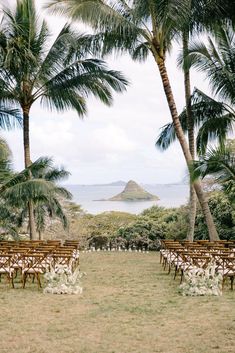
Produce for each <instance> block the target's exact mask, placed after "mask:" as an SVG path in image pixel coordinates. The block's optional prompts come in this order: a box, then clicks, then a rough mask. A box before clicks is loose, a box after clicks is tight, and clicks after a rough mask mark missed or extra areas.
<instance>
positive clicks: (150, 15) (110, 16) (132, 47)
mask: <svg viewBox="0 0 235 353" xmlns="http://www.w3.org/2000/svg"><path fill="white" fill-rule="evenodd" d="M48 6H49V7H50V8H51V9H52V10H53V11H57V12H62V13H66V14H67V15H68V16H69V17H70V18H72V19H80V20H82V21H83V22H85V23H87V24H89V25H91V26H92V28H93V29H94V30H95V31H96V32H97V33H98V37H99V38H100V39H102V43H103V45H102V53H103V55H105V54H107V53H110V52H111V51H112V50H113V49H115V50H118V51H120V52H129V53H130V55H131V56H132V58H133V59H134V60H140V61H141V60H142V61H143V60H145V59H146V58H147V56H148V54H149V53H151V54H152V55H153V58H154V60H155V62H156V65H157V68H158V71H159V73H160V76H161V81H162V85H163V89H164V92H165V96H166V99H167V103H168V107H169V110H170V113H171V117H172V120H173V123H174V127H175V132H176V135H177V138H178V140H179V142H180V145H181V147H182V151H183V154H184V157H185V160H186V163H187V165H188V166H189V165H190V164H191V163H192V161H193V158H192V155H191V153H190V149H189V146H188V144H187V141H186V139H185V136H184V132H183V129H182V127H181V124H180V120H179V116H178V112H177V108H176V104H175V99H174V95H173V92H172V89H171V85H170V81H169V77H168V72H167V68H166V55H167V52H168V51H169V50H170V48H171V45H172V42H173V40H174V39H175V38H176V36H177V35H178V33H179V30H181V26H180V25H179V24H180V23H181V22H182V21H183V22H184V20H187V18H188V15H189V6H188V1H186V0H185V1H182V0H181V1H179V0H155V1H152V0H136V1H128V0H117V1H115V2H113V1H109V0H103V1H100V0H89V1H87V0H52V1H50V2H49V5H48ZM99 50H100V48H99ZM194 189H195V191H196V193H197V196H198V199H199V202H200V204H201V207H202V210H203V213H204V216H205V219H206V223H207V226H208V231H209V235H210V239H211V240H216V239H218V238H219V237H218V234H217V231H216V228H215V225H214V222H213V219H212V216H211V212H210V209H209V206H208V202H207V199H206V197H205V195H204V193H203V191H202V187H201V183H200V181H198V180H197V181H195V182H194Z"/></svg>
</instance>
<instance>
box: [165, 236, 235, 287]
mask: <svg viewBox="0 0 235 353" xmlns="http://www.w3.org/2000/svg"><path fill="white" fill-rule="evenodd" d="M160 262H161V263H162V265H163V268H164V269H165V270H166V269H167V270H168V273H171V270H172V269H174V279H175V278H176V276H177V274H178V273H180V274H181V276H180V282H182V281H183V278H184V273H185V271H189V270H191V269H194V268H202V269H205V268H207V267H208V265H209V263H211V262H213V263H214V264H215V271H216V272H217V273H221V274H222V277H223V282H222V288H224V284H225V281H226V279H227V278H229V279H230V282H231V289H232V290H233V283H234V277H235V241H233V240H232V241H224V240H220V241H215V242H209V241H204V240H203V241H197V242H189V241H181V242H180V241H174V240H162V248H161V250H160Z"/></svg>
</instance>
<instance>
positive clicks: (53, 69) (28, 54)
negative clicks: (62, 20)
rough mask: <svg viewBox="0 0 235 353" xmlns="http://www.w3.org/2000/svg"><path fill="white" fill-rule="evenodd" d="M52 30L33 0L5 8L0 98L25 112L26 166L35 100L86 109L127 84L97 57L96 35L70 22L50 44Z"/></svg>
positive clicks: (105, 100) (80, 112) (62, 108)
mask: <svg viewBox="0 0 235 353" xmlns="http://www.w3.org/2000/svg"><path fill="white" fill-rule="evenodd" d="M49 36H50V34H49V31H48V27H47V24H46V22H45V21H43V22H40V21H39V18H38V15H37V13H36V10H35V2H34V0H17V5H16V8H15V9H14V11H11V10H10V9H8V8H7V9H4V13H3V22H2V32H1V36H0V39H1V40H0V45H2V50H0V63H1V65H0V92H1V94H0V103H5V102H7V103H14V104H18V105H19V106H20V108H21V110H22V115H23V137H24V160H25V167H29V166H30V164H31V156H30V139H29V119H30V110H31V107H32V105H33V104H34V103H35V102H36V101H37V100H40V102H41V104H42V105H43V106H46V107H47V108H49V109H50V110H52V109H54V110H56V111H59V112H63V111H67V110H69V109H74V110H75V111H76V112H77V113H78V115H79V116H80V117H83V116H84V115H85V114H86V111H87V107H86V98H87V96H89V95H93V96H95V97H97V98H98V99H100V100H101V101H102V102H103V103H105V104H107V105H110V104H111V103H112V90H114V91H116V92H122V91H123V90H125V87H126V85H127V81H126V79H125V78H124V77H123V75H122V74H121V73H120V72H117V71H113V70H109V69H108V68H107V67H106V65H105V63H104V62H103V61H102V60H98V59H93V58H92V57H91V52H90V42H91V36H87V35H83V34H79V33H77V32H75V31H74V30H73V29H72V28H71V27H70V26H69V25H65V26H64V28H63V29H62V30H61V32H60V33H59V35H58V36H57V38H56V40H55V41H54V42H53V43H52V45H51V47H50V48H49V49H48V47H49V43H50V37H49ZM28 207H29V224H30V235H31V238H32V239H33V238H34V237H35V234H36V229H35V222H34V216H33V214H34V212H33V205H32V203H31V202H29V205H28Z"/></svg>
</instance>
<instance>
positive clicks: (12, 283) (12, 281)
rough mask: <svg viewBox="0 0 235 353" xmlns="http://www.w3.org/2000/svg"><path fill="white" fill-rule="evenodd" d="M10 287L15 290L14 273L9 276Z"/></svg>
mask: <svg viewBox="0 0 235 353" xmlns="http://www.w3.org/2000/svg"><path fill="white" fill-rule="evenodd" d="M11 285H12V288H15V286H14V273H12V276H11Z"/></svg>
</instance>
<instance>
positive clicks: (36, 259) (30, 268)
mask: <svg viewBox="0 0 235 353" xmlns="http://www.w3.org/2000/svg"><path fill="white" fill-rule="evenodd" d="M44 260H45V254H39V253H38V254H37V253H31V254H26V255H25V256H24V266H23V268H22V283H23V288H25V284H26V280H27V276H28V275H33V276H34V277H36V279H37V283H38V288H41V287H42V285H41V280H40V275H41V274H43V273H45V272H46V270H47V263H45V261H44Z"/></svg>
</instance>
